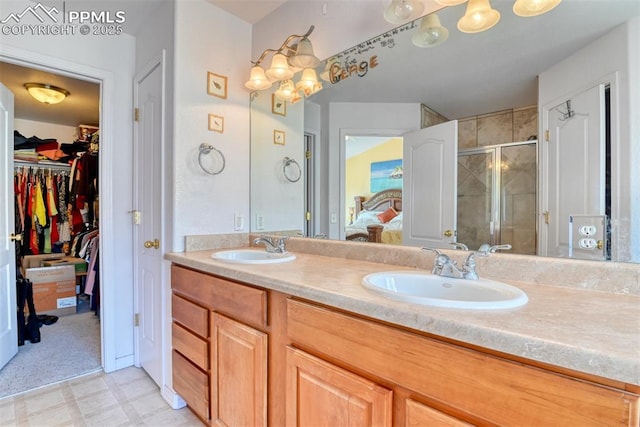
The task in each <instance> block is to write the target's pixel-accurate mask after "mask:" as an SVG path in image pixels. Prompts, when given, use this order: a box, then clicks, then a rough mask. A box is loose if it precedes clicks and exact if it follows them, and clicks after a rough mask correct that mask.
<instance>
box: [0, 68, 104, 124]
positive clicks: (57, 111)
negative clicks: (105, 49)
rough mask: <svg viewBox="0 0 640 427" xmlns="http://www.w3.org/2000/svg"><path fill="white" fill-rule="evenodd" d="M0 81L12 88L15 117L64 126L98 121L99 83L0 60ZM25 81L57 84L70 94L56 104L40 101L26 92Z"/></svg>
mask: <svg viewBox="0 0 640 427" xmlns="http://www.w3.org/2000/svg"><path fill="white" fill-rule="evenodd" d="M0 82H1V83H2V84H3V85H5V86H6V87H7V88H8V89H9V90H10V91H11V92H13V96H14V109H15V111H14V115H15V117H16V118H19V119H25V120H33V121H38V122H45V123H56V124H60V125H67V126H77V125H80V124H83V125H91V126H95V125H98V124H99V120H100V117H99V116H100V105H99V103H100V85H99V84H97V83H93V82H87V81H84V80H78V79H75V78H71V77H67V76H63V75H60V74H53V73H50V72H47V71H42V70H36V69H33V68H27V67H23V66H21V65H16V64H9V63H6V62H1V61H0ZM25 83H46V84H50V85H53V86H58V87H61V88H63V89H66V90H67V91H69V93H70V95H69V96H68V97H67V98H66V99H65V100H64V101H62V102H61V103H60V104H55V105H47V104H43V103H41V102H39V101H36V100H35V99H34V98H32V97H31V95H29V92H27V90H26V89H25V87H24V84H25ZM25 136H27V137H29V136H32V135H25ZM37 136H40V137H42V135H37Z"/></svg>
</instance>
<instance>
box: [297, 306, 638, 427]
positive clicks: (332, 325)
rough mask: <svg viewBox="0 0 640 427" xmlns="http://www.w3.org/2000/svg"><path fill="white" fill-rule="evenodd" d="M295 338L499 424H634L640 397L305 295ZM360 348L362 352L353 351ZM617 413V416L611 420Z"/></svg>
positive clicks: (300, 307)
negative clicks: (327, 305) (307, 300)
mask: <svg viewBox="0 0 640 427" xmlns="http://www.w3.org/2000/svg"><path fill="white" fill-rule="evenodd" d="M287 333H288V335H289V337H290V338H291V340H292V343H293V344H294V345H295V344H298V345H301V346H304V348H306V349H313V350H314V352H316V353H320V354H325V355H328V356H330V357H331V358H334V359H336V360H340V361H342V362H343V363H345V364H349V365H351V366H355V367H357V368H358V369H359V370H361V371H363V372H367V373H368V374H369V375H371V377H372V378H382V379H384V380H386V381H389V382H391V383H393V384H398V385H400V386H402V387H405V388H407V389H409V390H412V391H414V392H416V393H418V394H421V395H423V396H427V397H429V398H431V399H434V400H437V401H440V402H446V403H447V405H449V406H451V407H453V408H456V410H457V411H459V412H462V413H468V414H474V415H475V416H476V417H477V418H479V419H482V420H485V422H488V423H494V424H500V425H513V424H520V425H546V426H554V425H564V426H566V425H576V426H577V425H579V426H592V425H593V426H597V425H625V426H628V425H634V423H637V417H638V411H639V397H638V396H637V395H634V394H632V393H625V392H623V391H620V390H614V389H610V388H607V387H603V386H600V385H598V384H594V383H589V382H586V381H581V380H576V379H573V378H570V377H567V376H564V375H560V374H556V373H553V372H550V371H545V370H543V369H540V368H537V367H533V366H527V365H523V364H521V363H516V362H513V361H510V360H507V359H501V358H499V357H496V356H492V355H489V354H485V353H482V352H480V351H476V350H471V349H467V348H464V347H461V346H457V345H453V344H449V343H444V342H441V341H438V340H435V339H431V338H428V337H424V336H422V335H418V334H415V333H412V332H410V331H408V330H403V329H400V328H396V327H391V326H387V325H383V324H380V323H377V322H375V321H369V320H365V319H361V318H358V317H355V316H351V315H348V314H345V313H342V312H337V311H333V310H329V309H326V308H323V307H318V306H315V305H312V304H308V303H305V302H301V301H295V300H288V301H287ZM356 355H357V356H356ZM614 420H615V422H614Z"/></svg>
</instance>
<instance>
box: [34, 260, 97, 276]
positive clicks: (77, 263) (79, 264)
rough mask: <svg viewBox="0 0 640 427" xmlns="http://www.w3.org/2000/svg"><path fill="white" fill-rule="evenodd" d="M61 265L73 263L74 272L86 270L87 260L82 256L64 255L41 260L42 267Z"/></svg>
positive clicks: (84, 271)
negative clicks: (58, 257)
mask: <svg viewBox="0 0 640 427" xmlns="http://www.w3.org/2000/svg"><path fill="white" fill-rule="evenodd" d="M62 265H73V266H74V267H75V269H76V274H78V273H86V272H87V261H85V260H84V259H82V258H76V257H72V256H65V257H62V258H60V259H47V260H44V261H42V266H43V267H57V266H62Z"/></svg>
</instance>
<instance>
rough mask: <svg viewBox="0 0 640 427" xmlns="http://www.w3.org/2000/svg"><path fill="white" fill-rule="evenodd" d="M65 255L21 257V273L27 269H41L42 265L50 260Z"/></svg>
mask: <svg viewBox="0 0 640 427" xmlns="http://www.w3.org/2000/svg"><path fill="white" fill-rule="evenodd" d="M64 256H65V254H42V255H25V256H23V257H22V263H21V265H22V271H23V273H24V271H25V270H26V269H27V268H36V267H42V263H43V262H44V261H46V260H50V259H61V258H63V257H64Z"/></svg>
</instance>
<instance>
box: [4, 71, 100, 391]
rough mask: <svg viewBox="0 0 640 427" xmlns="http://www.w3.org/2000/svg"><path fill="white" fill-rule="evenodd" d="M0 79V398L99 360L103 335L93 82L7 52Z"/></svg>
mask: <svg viewBox="0 0 640 427" xmlns="http://www.w3.org/2000/svg"><path fill="white" fill-rule="evenodd" d="M0 83H2V84H3V85H4V86H5V87H7V88H8V89H9V90H10V91H11V92H12V93H13V95H14V120H13V128H14V141H13V142H14V162H13V189H14V201H15V203H14V206H13V208H14V209H15V215H14V217H15V233H14V234H15V236H17V237H16V239H15V240H16V242H15V249H16V264H17V265H16V276H17V280H16V282H17V283H16V295H17V301H18V303H17V307H16V308H17V313H18V315H17V317H18V354H17V355H16V356H14V357H13V358H12V359H11V360H10V361H9V362H8V363H7V364H6V365H5V366H3V367H0V399H1V398H3V397H7V396H11V395H14V394H17V393H21V392H24V391H27V390H33V389H36V388H39V387H42V386H44V385H48V384H51V383H55V382H58V381H61V380H64V379H69V378H73V377H76V376H80V375H83V374H87V373H90V372H94V371H98V370H100V369H101V366H102V360H101V353H102V352H101V345H102V344H101V332H100V330H101V329H100V290H101V283H100V274H99V271H100V262H99V260H100V253H99V248H100V244H99V242H100V215H99V212H100V209H99V206H100V205H99V203H100V182H99V156H100V123H99V117H100V113H99V111H100V108H99V106H100V85H99V84H97V83H93V82H89V81H85V80H83V79H82V78H81V77H80V76H67V75H61V74H55V73H52V72H50V71H48V70H41V69H37V68H34V67H31V66H27V65H26V64H13V63H7V62H0ZM3 209H4V210H5V212H4V213H3V214H5V215H7V214H13V212H14V210H13V209H9V208H4V207H3ZM31 303H32V304H31ZM21 313H24V317H21ZM22 325H24V326H25V327H24V328H22Z"/></svg>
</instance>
